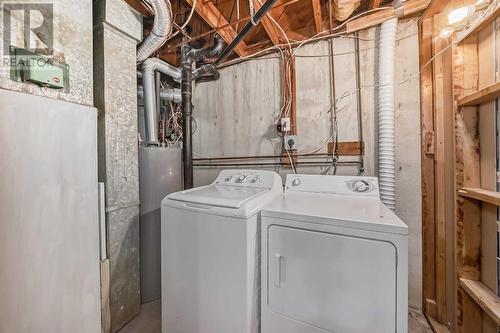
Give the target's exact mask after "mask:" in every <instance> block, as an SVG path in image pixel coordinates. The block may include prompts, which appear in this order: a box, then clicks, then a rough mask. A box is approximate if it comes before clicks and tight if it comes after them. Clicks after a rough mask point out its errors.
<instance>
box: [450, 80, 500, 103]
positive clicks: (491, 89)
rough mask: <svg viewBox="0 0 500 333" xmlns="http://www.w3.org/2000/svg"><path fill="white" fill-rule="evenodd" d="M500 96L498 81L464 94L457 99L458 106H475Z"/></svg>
mask: <svg viewBox="0 0 500 333" xmlns="http://www.w3.org/2000/svg"><path fill="white" fill-rule="evenodd" d="M497 97H500V82H497V83H494V84H492V85H490V86H487V87H485V88H483V89H481V90H479V91H477V92H475V93H473V94H470V95H467V96H464V97H463V98H460V99H459V100H458V106H460V107H464V106H476V105H480V104H484V103H487V102H490V101H492V100H494V99H495V98H497Z"/></svg>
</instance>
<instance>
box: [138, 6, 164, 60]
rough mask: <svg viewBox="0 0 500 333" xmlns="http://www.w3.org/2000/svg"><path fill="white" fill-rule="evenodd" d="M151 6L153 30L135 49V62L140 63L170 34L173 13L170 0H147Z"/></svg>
mask: <svg viewBox="0 0 500 333" xmlns="http://www.w3.org/2000/svg"><path fill="white" fill-rule="evenodd" d="M147 1H148V2H149V3H150V4H151V6H152V7H153V11H154V15H155V20H154V24H153V30H151V33H150V34H149V35H148V37H146V39H145V40H144V41H143V42H142V44H141V45H139V48H138V49H137V62H138V63H141V62H143V61H144V60H146V59H147V58H149V57H150V56H151V55H152V54H153V53H155V52H156V51H157V50H158V49H159V48H160V47H161V46H162V45H163V44H164V43H165V41H166V40H167V39H168V37H169V36H170V35H171V34H172V26H173V15H172V5H171V4H170V0H147Z"/></svg>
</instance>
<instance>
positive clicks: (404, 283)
mask: <svg viewBox="0 0 500 333" xmlns="http://www.w3.org/2000/svg"><path fill="white" fill-rule="evenodd" d="M261 214H262V300H261V301H262V306H261V311H262V323H261V325H262V333H278V332H286V333H320V332H321V333H325V332H328V333H368V332H370V333H390V332H397V333H406V332H407V321H408V227H407V226H406V224H404V223H403V222H402V221H401V220H400V219H399V218H398V217H397V216H396V215H395V214H394V213H392V212H391V211H390V210H389V209H388V208H387V207H386V206H385V205H384V204H382V202H381V201H380V199H379V192H378V181H377V178H371V177H343V176H312V175H289V176H288V177H287V182H286V187H285V194H284V195H283V196H282V197H280V198H278V199H277V200H275V201H274V202H273V203H271V204H270V205H269V206H267V207H266V208H265V209H264V210H262V213H261Z"/></svg>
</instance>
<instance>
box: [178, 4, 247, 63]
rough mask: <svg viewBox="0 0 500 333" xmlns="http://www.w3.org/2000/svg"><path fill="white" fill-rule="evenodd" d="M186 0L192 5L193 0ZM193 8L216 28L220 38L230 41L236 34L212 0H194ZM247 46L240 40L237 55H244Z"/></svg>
mask: <svg viewBox="0 0 500 333" xmlns="http://www.w3.org/2000/svg"><path fill="white" fill-rule="evenodd" d="M186 1H187V3H189V4H190V5H191V6H192V5H193V0H186ZM195 10H196V12H197V13H198V15H200V16H201V17H202V18H203V19H204V20H205V22H207V23H208V24H209V25H210V26H211V27H212V28H213V29H215V30H217V33H218V34H219V35H220V36H221V37H222V39H224V41H225V42H226V43H228V44H229V43H231V42H232V41H233V39H234V38H235V37H236V35H237V34H238V33H237V32H236V30H234V28H233V27H232V26H230V25H229V22H228V21H227V19H226V18H225V17H224V15H223V14H222V13H221V12H220V10H219V9H218V8H217V7H216V6H215V4H214V3H213V2H212V1H202V0H198V1H197V2H196V8H195ZM220 26H224V28H219V27H220ZM247 47H248V46H247V45H246V44H245V42H244V41H242V42H241V43H240V44H238V46H237V47H236V49H235V52H236V53H238V55H239V56H245V55H246V54H247V52H246V49H247Z"/></svg>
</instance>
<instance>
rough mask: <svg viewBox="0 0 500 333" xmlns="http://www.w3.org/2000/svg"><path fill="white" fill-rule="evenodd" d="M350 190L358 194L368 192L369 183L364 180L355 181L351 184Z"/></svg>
mask: <svg viewBox="0 0 500 333" xmlns="http://www.w3.org/2000/svg"><path fill="white" fill-rule="evenodd" d="M352 189H353V190H354V191H356V192H359V193H364V192H367V191H369V190H370V183H368V182H367V181H366V180H357V181H355V182H354V183H353V184H352Z"/></svg>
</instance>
